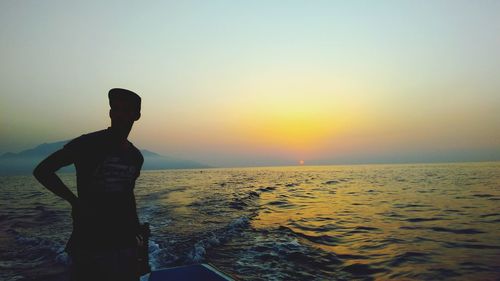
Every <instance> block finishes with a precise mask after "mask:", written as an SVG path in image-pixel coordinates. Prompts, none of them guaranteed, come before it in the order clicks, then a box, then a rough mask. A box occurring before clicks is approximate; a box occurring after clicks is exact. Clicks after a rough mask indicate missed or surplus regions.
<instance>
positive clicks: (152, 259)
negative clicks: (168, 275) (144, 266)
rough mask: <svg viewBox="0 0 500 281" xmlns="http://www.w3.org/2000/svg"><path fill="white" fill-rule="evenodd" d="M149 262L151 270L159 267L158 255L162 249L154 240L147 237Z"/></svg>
mask: <svg viewBox="0 0 500 281" xmlns="http://www.w3.org/2000/svg"><path fill="white" fill-rule="evenodd" d="M148 250H149V264H150V266H151V269H152V270H155V269H158V268H160V261H159V260H158V257H159V255H160V252H161V251H162V249H161V248H160V245H158V243H156V242H155V241H153V240H151V239H149V249H148Z"/></svg>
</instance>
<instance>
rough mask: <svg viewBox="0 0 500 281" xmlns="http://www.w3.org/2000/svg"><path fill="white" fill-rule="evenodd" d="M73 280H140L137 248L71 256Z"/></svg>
mask: <svg viewBox="0 0 500 281" xmlns="http://www.w3.org/2000/svg"><path fill="white" fill-rule="evenodd" d="M70 275H71V281H94V280H95V281H100V280H102V281H104V280H106V281H138V280H139V275H138V263H137V249H136V248H128V249H120V250H114V251H106V252H100V253H92V254H76V255H72V256H71V266H70Z"/></svg>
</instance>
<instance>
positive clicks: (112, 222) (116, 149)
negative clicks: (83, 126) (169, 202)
mask: <svg viewBox="0 0 500 281" xmlns="http://www.w3.org/2000/svg"><path fill="white" fill-rule="evenodd" d="M64 149H65V150H67V151H68V152H69V153H71V155H72V157H73V159H74V164H75V167H76V177H77V191H78V200H79V206H80V208H77V210H76V212H74V213H73V233H72V235H71V238H70V241H69V242H68V246H67V251H68V252H70V253H72V252H74V251H75V250H76V251H80V250H82V249H83V250H84V251H105V250H110V249H120V248H126V247H131V246H133V245H135V243H136V240H135V234H136V233H137V230H138V226H139V221H138V218H137V211H136V205H135V197H134V187H135V181H136V179H137V177H138V176H139V173H140V170H141V167H142V164H143V162H144V158H143V157H142V154H141V152H140V151H139V150H138V149H137V148H136V147H135V146H133V145H132V144H131V143H130V145H129V146H128V147H127V148H123V147H120V146H119V145H117V144H116V143H114V142H113V139H112V136H111V132H110V130H109V129H107V130H102V131H98V132H94V133H90V134H86V135H82V136H80V137H78V138H76V139H74V140H72V141H70V142H69V143H68V144H66V145H65V146H64Z"/></svg>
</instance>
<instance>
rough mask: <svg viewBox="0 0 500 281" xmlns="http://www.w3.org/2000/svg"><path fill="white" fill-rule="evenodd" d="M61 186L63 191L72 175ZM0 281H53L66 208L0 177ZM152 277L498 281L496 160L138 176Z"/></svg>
mask: <svg viewBox="0 0 500 281" xmlns="http://www.w3.org/2000/svg"><path fill="white" fill-rule="evenodd" d="M62 178H63V180H64V181H65V182H66V183H67V184H68V185H69V186H71V187H72V188H74V186H75V180H74V175H72V174H64V175H62ZM0 190H1V197H0V204H1V206H2V208H1V213H0V229H1V234H0V279H1V280H64V277H65V274H67V272H66V269H65V265H66V263H67V262H68V259H67V257H66V255H65V254H64V253H62V250H63V248H64V245H65V241H66V239H67V238H68V237H69V234H70V232H71V220H70V215H69V205H68V204H67V203H65V202H62V201H61V200H60V199H58V198H56V197H55V196H53V195H52V194H50V193H49V192H48V191H45V190H44V189H43V188H42V187H41V186H40V185H38V184H37V183H36V182H35V181H34V179H32V178H31V177H30V176H13V177H0ZM135 193H136V198H137V202H138V208H139V216H140V218H141V220H143V221H148V222H150V224H151V225H152V232H153V234H152V237H151V245H150V258H151V264H152V266H153V268H162V267H168V266H175V265H182V264H191V263H196V262H210V263H212V264H214V265H216V266H217V267H219V268H221V269H222V270H224V271H226V272H228V273H230V274H232V275H233V276H235V277H237V278H239V279H241V280H352V279H362V280H372V279H380V280H385V279H394V280H445V279H449V280H499V278H500V262H499V261H500V239H499V237H500V163H498V162H495V163H464V164H418V165H366V166H362V165H359V166H318V167H307V166H302V167H271V168H244V169H239V168H238V169H236V168H235V169H206V170H168V171H143V172H142V174H141V177H140V179H139V180H138V182H137V186H136V192H135Z"/></svg>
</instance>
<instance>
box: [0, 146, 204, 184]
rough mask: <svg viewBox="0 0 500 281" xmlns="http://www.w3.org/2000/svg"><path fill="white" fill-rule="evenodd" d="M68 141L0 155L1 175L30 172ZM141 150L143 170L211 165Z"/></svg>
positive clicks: (65, 169)
mask: <svg viewBox="0 0 500 281" xmlns="http://www.w3.org/2000/svg"><path fill="white" fill-rule="evenodd" d="M68 141H69V140H66V141H58V142H53V143H43V144H40V145H38V146H36V147H35V148H31V149H27V150H24V151H21V152H19V153H12V152H7V153H5V154H3V155H1V156H0V175H13V174H29V173H31V172H32V171H33V169H34V168H35V165H37V164H38V163H39V162H40V161H41V160H42V159H44V158H45V157H47V156H48V155H50V154H51V153H53V152H54V151H56V150H58V149H60V148H62V147H63V146H64V145H65V144H66V143H67V142H68ZM141 152H142V155H143V156H144V165H143V168H142V169H143V170H162V169H201V168H209V167H210V166H208V165H204V164H201V163H198V162H195V161H189V160H183V159H177V158H173V157H168V156H163V155H160V154H157V153H154V152H152V151H149V150H146V149H141ZM60 171H63V172H71V171H74V166H73V165H71V166H68V167H64V168H62V169H61V170H60Z"/></svg>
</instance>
